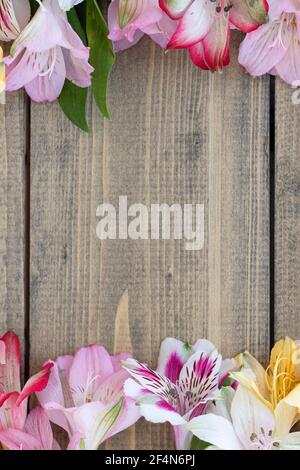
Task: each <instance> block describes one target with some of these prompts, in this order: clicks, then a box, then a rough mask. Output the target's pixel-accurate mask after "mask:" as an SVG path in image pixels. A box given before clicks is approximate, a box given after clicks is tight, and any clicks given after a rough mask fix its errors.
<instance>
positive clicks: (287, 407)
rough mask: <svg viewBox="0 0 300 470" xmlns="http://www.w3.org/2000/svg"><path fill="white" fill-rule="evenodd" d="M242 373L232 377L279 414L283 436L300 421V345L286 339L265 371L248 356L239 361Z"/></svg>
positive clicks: (246, 354)
mask: <svg viewBox="0 0 300 470" xmlns="http://www.w3.org/2000/svg"><path fill="white" fill-rule="evenodd" d="M236 360H237V362H238V364H239V365H240V367H241V369H240V371H239V372H234V373H232V374H231V375H232V377H233V378H234V379H235V380H237V381H238V382H240V383H241V384H242V385H244V386H245V387H247V388H248V389H249V390H252V391H253V392H254V393H255V394H256V395H257V396H258V397H259V398H260V400H261V401H262V402H263V403H264V404H265V405H266V406H268V407H269V409H270V410H272V411H273V412H274V413H275V416H276V425H277V428H278V432H279V433H280V434H282V433H284V432H285V430H286V429H287V428H289V429H291V427H292V426H293V425H294V424H296V423H297V422H298V421H299V420H300V345H299V343H298V342H295V341H293V340H292V339H291V338H288V337H286V338H285V339H282V340H280V341H278V342H277V343H276V344H275V346H274V347H273V349H272V351H271V356H270V363H269V365H268V367H267V369H266V370H265V369H264V368H263V367H262V366H261V364H260V363H259V362H258V361H257V360H256V359H255V358H254V357H253V356H252V355H251V354H250V353H249V352H248V351H246V352H244V353H242V354H240V355H239V356H237V358H236Z"/></svg>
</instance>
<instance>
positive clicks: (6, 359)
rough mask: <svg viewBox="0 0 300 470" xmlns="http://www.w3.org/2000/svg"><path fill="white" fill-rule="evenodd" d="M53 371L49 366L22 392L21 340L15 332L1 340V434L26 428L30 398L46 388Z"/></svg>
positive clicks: (33, 377)
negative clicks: (10, 429)
mask: <svg viewBox="0 0 300 470" xmlns="http://www.w3.org/2000/svg"><path fill="white" fill-rule="evenodd" d="M51 368H52V364H51V363H49V362H48V363H46V364H45V365H44V367H43V368H42V370H41V371H40V372H38V373H37V374H36V375H33V376H32V377H31V378H30V379H29V380H28V381H27V382H26V384H25V386H24V388H23V390H21V383H20V343H19V339H18V337H17V336H16V335H15V334H14V333H13V332H12V331H9V332H7V333H6V334H5V335H4V336H2V337H1V338H0V431H1V430H3V429H7V428H16V429H23V428H24V425H25V420H26V416H27V402H28V397H29V396H30V395H32V394H33V393H35V392H40V391H41V390H43V389H44V388H45V387H46V385H47V383H48V379H49V374H50V369H51Z"/></svg>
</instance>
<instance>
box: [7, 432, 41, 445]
mask: <svg viewBox="0 0 300 470" xmlns="http://www.w3.org/2000/svg"><path fill="white" fill-rule="evenodd" d="M0 442H1V444H2V445H3V446H4V447H6V448H7V449H9V450H41V446H40V442H39V440H38V439H37V438H36V437H34V436H31V435H30V434H28V433H26V432H23V431H20V430H19V429H5V430H4V431H0Z"/></svg>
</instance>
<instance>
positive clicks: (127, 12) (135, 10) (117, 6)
mask: <svg viewBox="0 0 300 470" xmlns="http://www.w3.org/2000/svg"><path fill="white" fill-rule="evenodd" d="M176 25H177V23H176V21H172V20H171V19H170V18H169V17H168V15H166V14H165V13H164V12H163V11H162V10H161V9H160V8H159V5H158V0H112V2H111V3H110V5H109V8H108V27H109V36H108V37H109V39H111V40H112V41H113V44H114V49H115V51H117V52H118V51H121V50H124V49H127V48H128V47H131V46H133V45H134V44H136V43H137V42H138V41H139V40H140V39H141V38H142V36H143V35H144V34H147V35H148V36H150V37H151V39H153V41H155V42H157V43H158V44H159V45H160V46H161V47H166V45H167V44H168V42H169V39H170V37H171V36H172V34H173V33H174V31H175V29H176Z"/></svg>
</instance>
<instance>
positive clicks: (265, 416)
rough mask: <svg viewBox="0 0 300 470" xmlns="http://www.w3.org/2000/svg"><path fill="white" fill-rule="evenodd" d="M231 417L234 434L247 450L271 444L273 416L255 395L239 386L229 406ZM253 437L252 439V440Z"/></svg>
mask: <svg viewBox="0 0 300 470" xmlns="http://www.w3.org/2000/svg"><path fill="white" fill-rule="evenodd" d="M231 417H232V422H233V426H234V429H235V432H236V434H237V435H238V436H239V439H240V440H241V442H242V443H243V445H244V447H245V448H246V449H249V450H251V449H252V450H255V448H256V447H255V446H256V445H258V448H261V447H260V441H261V442H263V443H264V444H263V445H264V446H266V447H267V446H268V443H269V444H270V443H271V442H272V435H273V432H274V430H275V416H274V413H273V412H272V411H271V410H270V408H268V407H267V406H266V405H265V404H264V403H263V402H262V401H261V400H260V399H259V398H258V397H257V395H256V394H255V393H253V392H252V391H250V390H249V389H247V388H246V387H243V386H242V385H240V386H239V387H238V389H237V391H236V392H235V395H234V398H233V400H232V406H231ZM253 437H254V438H253Z"/></svg>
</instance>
